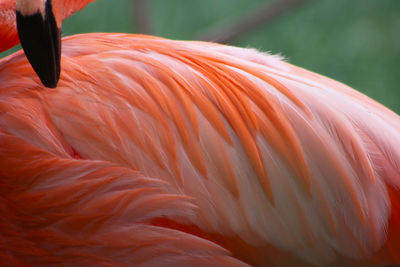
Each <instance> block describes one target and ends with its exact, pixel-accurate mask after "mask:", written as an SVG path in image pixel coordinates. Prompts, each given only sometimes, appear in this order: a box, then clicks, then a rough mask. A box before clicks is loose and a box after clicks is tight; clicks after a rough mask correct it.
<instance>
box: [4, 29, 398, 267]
mask: <svg viewBox="0 0 400 267" xmlns="http://www.w3.org/2000/svg"><path fill="white" fill-rule="evenodd" d="M63 45H64V48H63V57H62V66H63V72H62V75H61V79H60V83H59V85H58V87H57V89H56V90H50V89H44V88H43V87H42V86H41V85H40V81H39V80H38V78H36V77H35V76H34V75H33V74H32V71H31V70H30V69H29V66H28V64H27V63H26V61H25V59H24V57H23V54H22V53H21V52H19V53H17V54H15V55H12V56H10V57H8V58H6V59H5V60H3V61H2V62H1V63H0V79H2V80H4V81H5V82H4V83H3V84H2V90H1V95H0V114H1V115H0V129H1V131H0V132H1V133H2V137H1V138H2V139H0V140H3V141H2V144H3V145H2V146H4V147H5V148H6V149H3V150H1V151H2V153H3V155H6V154H8V153H11V152H12V151H16V152H13V153H14V157H9V158H4V157H1V161H2V162H1V166H2V167H1V170H2V171H3V172H4V173H7V170H8V169H7V166H15V167H13V168H12V169H13V170H14V169H15V172H16V173H15V175H13V174H12V172H11V174H10V175H11V176H12V177H14V176H20V177H21V178H19V180H15V181H16V182H15V183H16V184H13V183H11V184H8V185H7V186H8V187H10V188H11V189H13V190H17V189H16V188H19V189H18V190H17V191H18V192H23V193H24V194H23V195H24V198H25V197H26V198H28V199H29V203H32V209H33V210H35V211H36V209H37V211H38V213H37V214H36V215H37V217H34V220H36V219H39V218H42V216H43V218H46V220H50V221H51V222H52V223H51V224H50V225H51V226H48V227H50V228H51V230H53V229H55V231H58V232H57V233H56V234H57V235H58V234H60V235H62V237H63V238H64V236H65V234H66V233H71V232H73V233H74V234H75V235H74V236H76V235H77V234H76V233H78V232H79V231H82V230H83V229H85V228H82V229H77V228H79V226H81V225H82V224H86V223H87V224H88V226H87V227H88V229H89V230H88V233H87V234H88V235H89V234H90V233H93V232H92V231H96V232H95V233H96V235H98V236H101V237H102V238H103V237H104V239H103V241H104V240H107V241H104V242H106V243H109V242H110V244H111V245H110V246H111V247H107V249H106V250H107V251H108V252H107V253H111V251H113V248H114V247H118V246H123V245H122V244H128V243H129V244H132V243H134V242H136V241H135V240H136V239H135V238H136V234H132V235H131V234H130V233H129V231H130V229H132V231H133V232H134V233H138V237H137V238H138V240H139V241H140V242H142V243H140V242H139V241H138V242H139V243H140V244H143V243H146V242H149V244H150V245H149V246H150V247H152V246H153V247H152V248H154V247H156V248H157V249H155V250H152V249H151V251H152V252H154V251H158V249H159V248H158V245H157V244H155V243H154V240H162V242H161V245H160V246H162V249H161V251H163V252H162V253H166V254H168V253H169V252H168V249H167V248H166V247H165V246H163V245H162V244H164V241H165V242H167V243H168V242H170V243H171V244H172V245H171V246H172V247H169V248H170V249H172V250H173V251H174V252H177V254H174V256H176V257H177V259H178V258H179V256H177V255H181V256H182V255H183V254H185V253H187V254H189V255H194V256H195V257H194V258H196V257H197V258H196V259H198V258H199V255H205V254H207V255H209V258H208V259H210V260H214V259H218V261H217V262H218V263H221V264H224V263H225V262H234V263H237V264H240V263H239V262H238V261H235V260H234V259H233V258H230V257H229V256H228V255H227V254H226V251H225V250H223V249H222V248H221V247H219V246H218V245H215V244H213V243H212V242H216V243H218V244H220V245H221V246H223V247H226V248H228V247H229V246H230V245H232V244H228V241H229V242H230V241H231V240H236V241H235V242H237V244H238V246H239V249H237V250H235V249H232V250H231V252H233V256H235V257H238V258H240V259H243V260H246V261H247V262H249V263H253V264H267V263H270V262H271V261H273V259H272V258H274V255H273V254H268V253H269V252H271V251H272V252H273V253H275V250H271V249H270V248H268V249H267V248H266V246H272V247H273V248H277V249H279V250H280V251H285V252H287V253H289V254H290V255H294V256H293V259H296V260H298V261H303V262H305V263H307V264H316V265H324V264H332V263H335V262H337V261H338V260H339V259H351V260H354V261H357V260H358V261H363V260H371V259H372V258H374V257H375V260H376V261H378V260H380V259H381V258H379V257H378V256H376V255H378V254H377V253H380V251H381V250H382V248H385V250H386V249H389V248H388V242H389V241H390V242H391V243H390V244H391V245H390V248H391V251H392V252H391V253H389V255H386V256H387V258H385V259H387V260H388V261H389V260H390V261H392V262H393V260H396V257H397V260H398V259H399V255H398V252H396V251H399V250H396V249H393V248H396V246H397V247H398V244H399V242H398V240H400V238H399V236H397V235H394V236H393V237H390V238H389V239H388V237H387V231H388V230H389V231H391V229H394V228H396V225H398V223H399V222H398V221H395V219H393V216H392V214H394V207H395V206H394V205H393V204H392V202H393V199H394V198H393V196H396V195H397V191H396V190H397V189H398V188H399V185H400V179H399V170H400V155H399V153H400V152H398V151H397V150H396V149H395V148H396V147H398V145H399V144H400V139H399V135H398V133H399V125H400V124H399V118H398V116H397V115H396V114H394V113H392V112H391V111H389V110H388V109H386V108H384V107H383V106H381V105H380V104H378V103H376V102H374V101H373V100H371V99H369V98H367V97H366V96H364V95H362V94H360V93H357V92H356V91H354V90H353V89H351V88H348V87H346V86H344V85H342V84H340V83H338V82H335V81H332V80H330V79H328V78H326V77H322V76H319V75H316V74H314V73H311V72H308V71H306V70H303V69H300V68H297V67H295V66H292V65H290V64H288V63H285V62H284V61H282V60H281V59H279V58H277V57H274V56H270V55H266V54H262V53H259V52H257V51H255V50H248V49H240V48H233V47H227V46H221V45H216V44H209V43H202V42H179V41H171V40H165V39H161V38H154V37H147V36H140V35H125V34H86V35H77V36H72V37H67V38H65V39H64V40H63ZM5 77H7V79H5ZM6 144H10V145H9V146H8V145H6ZM25 147H27V148H25ZM26 149H27V150H26ZM24 150H26V152H24ZM3 151H4V152H3ZM4 153H5V154H4ZM19 154H23V155H25V156H24V158H22V159H20V160H18V156H17V155H19ZM49 157H50V158H51V159H50V158H49ZM47 158H49V159H48V160H45V159H47ZM39 159H40V160H39ZM42 159H43V160H42ZM24 162H25V164H24ZM37 164H38V165H39V166H40V168H42V169H40V170H41V171H43V172H44V174H43V175H34V173H35V172H36V170H38V171H39V169H37V167H32V168H31V167H29V166H30V165H32V166H36V165H37ZM10 169H11V168H10ZM69 173H72V174H73V175H72V174H71V175H70V174H69ZM27 174H30V175H33V176H32V177H28V178H29V179H28V178H26V177H27V176H26V175H27ZM74 175H75V176H74ZM11 176H4V177H5V178H6V179H4V180H5V183H6V182H7V183H9V181H8V180H11V178H10V177H11ZM28 176H29V175H28ZM120 177H122V178H120ZM148 177H152V178H148ZM25 180H26V181H25ZM89 180H90V181H89ZM17 181H20V182H17ZM81 185H82V189H81V188H80V187H81ZM5 188H6V187H5ZM122 188H124V190H122ZM12 192H14V191H12ZM391 192H394V193H391ZM4 196H7V197H10V196H9V195H3V197H4ZM63 198H65V199H63ZM44 200H51V201H50V204H49V203H47V201H44ZM15 201H16V200H15ZM21 201H22V200H21ZM24 201H25V200H24ZM163 201H165V204H162V205H161V204H160V203H161V202H163ZM27 203H28V202H27ZM52 203H54V205H53V204H52ZM56 203H57V204H56ZM58 203H60V204H59V205H60V210H57V209H58V208H56V207H55V205H56V206H57V207H58V206H59V205H58ZM139 203H140V204H139ZM35 205H38V207H36V206H35ZM46 205H50V206H46ZM142 205H143V207H142ZM27 208H28V207H27ZM136 209H137V210H136ZM72 210H73V211H74V212H75V211H76V217H75V216H73V217H71V218H68V217H69V216H70V215H71V213H72V212H71V211H72ZM92 210H93V211H92ZM31 212H32V211H29V212H27V214H31ZM66 214H67V215H68V216H67V215H66ZM63 215H65V216H63ZM29 216H31V215H29ZM32 216H33V215H32ZM92 216H94V217H92ZM12 218H15V217H12ZM29 218H30V217H29ZM16 219H17V218H16ZM18 219H19V217H18ZM158 219H161V220H163V219H166V220H168V221H169V222H175V223H176V225H178V226H177V227H171V224H167V223H166V222H165V221H164V222H161V223H158V224H157V223H155V221H157V220H158ZM22 220H24V219H22ZM29 220H30V219H29ZM29 220H28V221H29ZM158 221H159V220H158ZM128 222H129V223H128ZM22 224H23V226H24V227H26V226H25V224H27V222H25V221H23V222H22ZM393 224H394V225H395V227H393ZM125 225H126V226H125ZM117 226H118V227H117ZM194 226H195V227H196V230H193V229H194V228H193V227H194ZM46 227H47V226H46ZM110 227H111V228H110ZM113 227H114V228H113ZM115 227H117V228H115ZM191 227H192V228H191ZM45 230H46V231H48V230H47V229H45ZM153 230H154V232H153ZM49 231H50V230H49ZM114 232H115V233H118V234H116V235H115V237H113V236H112V234H111V233H114ZM139 232H140V233H141V235H139ZM79 233H80V232H79ZM46 234H47V232H46ZM190 234H196V235H198V236H199V237H194V236H193V235H190ZM96 235H93V238H94V239H96ZM168 235H171V236H177V237H178V236H179V238H178V239H180V238H181V237H182V239H185V240H187V242H186V241H185V242H182V243H180V242H178V241H176V240H175V239H172V241H171V240H170V239H167V240H164V238H165V237H166V236H168ZM83 236H85V235H83ZM149 236H150V237H149ZM216 236H217V237H216ZM121 237H125V238H121ZM24 238H25V237H24ZM57 238H61V237H59V236H57ZM107 238H109V239H107ZM113 238H115V240H114V241H112V239H113ZM141 238H143V239H141ZM147 238H150V239H151V240H149V239H147ZM152 238H154V239H152ZM224 238H225V239H224ZM26 239H27V240H28V238H26ZM205 239H208V240H211V241H212V242H210V241H207V240H205ZM44 240H45V239H44ZM58 240H60V239H58ZM79 240H82V239H78V241H76V242H81V241H79ZM88 240H91V239H88ZM96 241H98V240H97V239H96ZM175 241H176V242H175ZM68 242H69V241H68ZM82 242H83V241H82ZM113 242H116V243H113ZM121 242H122V243H121ZM167 243H165V244H167ZM189 243H190V244H191V245H190V246H189V245H187V247H186V244H189ZM44 244H45V242H44ZM47 244H48V243H47ZM79 244H81V245H82V243H79ZM79 244H78V245H77V246H78V247H79V246H80V245H79ZM114 244H115V246H114ZM146 244H147V243H146ZM168 244H169V243H168ZM241 244H246V246H248V247H247V248H246V249H242V250H241V247H240V246H241ZM82 246H84V245H82ZM168 246H169V245H168ZM134 247H135V246H134ZM260 247H261V248H266V250H265V251H264V252H263V253H265V254H262V253H258V254H257V255H254V254H252V256H254V259H247V258H246V255H243V254H244V253H245V252H246V253H247V252H248V250H247V249H255V248H260ZM135 248H136V249H137V250H138V251H137V253H139V252H140V251H141V250H140V249H139V248H138V247H135ZM186 248H187V249H186ZM163 249H165V251H164V250H163ZM67 250H68V249H67ZM189 250H190V251H191V252H188V251H189ZM57 251H58V249H57ZM68 251H74V253H75V252H76V253H77V250H68ZM83 251H84V253H85V255H86V253H89V254H90V253H93V255H97V253H98V252H99V251H100V250H99V251H97V252H94V251H93V250H91V249H90V248H86V249H84V250H83ZM123 251H124V252H125V250H123ZM126 251H128V250H126ZM268 251H269V252H268ZM63 253H64V252H63ZM107 253H105V254H106V255H108V254H107ZM116 253H117V252H116ZM118 253H119V252H118ZM118 253H117V254H114V255H111V254H110V257H114V256H115V255H119V254H118ZM121 253H122V252H121ZM149 253H150V252H148V251H144V252H143V254H140V253H139V254H134V255H135V256H137V255H140V256H138V257H139V258H141V257H145V255H147V256H149V258H151V257H152V256H153V255H155V254H151V253H150V254H149ZM196 253H197V254H196ZM103 254H104V253H103V252H101V253H100V255H103ZM91 255H92V254H91ZM132 255H133V254H132ZM163 255H165V254H163ZM168 255H169V254H168ZM104 257H106V256H104ZM132 257H133V256H132ZM112 259H113V258H112ZM124 259H131V258H130V256H127V258H124ZM166 259H167V260H168V257H166ZM170 259H172V258H170ZM181 259H182V260H183V261H182V262H183V263H185V262H184V260H187V258H185V257H183V258H181ZM178 260H179V259H178ZM390 261H389V262H390ZM204 263H206V262H204Z"/></svg>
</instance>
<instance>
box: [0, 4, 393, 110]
mask: <svg viewBox="0 0 400 267" xmlns="http://www.w3.org/2000/svg"><path fill="white" fill-rule="evenodd" d="M266 1H267V0H151V1H149V11H150V12H149V20H150V22H151V29H152V34H154V35H158V36H163V37H168V38H173V39H196V37H198V36H199V34H201V33H204V32H207V29H210V28H212V27H215V26H216V25H223V24H229V23H230V22H232V21H235V20H237V19H239V18H240V17H241V16H243V15H244V14H246V13H247V12H248V11H249V10H252V9H254V8H257V6H259V5H260V4H263V3H265V2H266ZM134 8H135V7H134V6H133V1H131V0H99V1H97V2H95V3H92V4H90V5H89V6H88V7H86V8H85V9H84V10H83V11H81V12H79V13H77V14H75V15H73V16H72V17H71V18H70V19H68V20H66V21H65V22H64V24H63V35H64V36H65V35H71V34H75V33H81V32H135V23H134V19H133V15H132V14H133V13H134ZM232 44H233V45H237V46H244V47H255V48H258V49H260V50H263V51H270V52H271V53H274V54H276V53H279V54H281V55H283V56H284V57H286V58H287V59H288V60H289V61H290V62H291V63H293V64H296V65H299V66H301V67H304V68H307V69H310V70H312V71H315V72H318V73H321V74H324V75H326V76H329V77H332V78H334V79H336V80H339V81H341V82H344V83H346V84H348V85H350V86H351V87H353V88H355V89H357V90H359V91H361V92H363V93H365V94H367V95H369V96H370V97H372V98H374V99H375V100H377V101H379V102H381V103H383V104H385V105H386V106H388V107H390V108H391V109H393V110H394V111H396V112H397V113H400V1H399V0H314V1H310V2H309V3H307V4H305V5H303V6H301V7H299V8H296V9H293V10H291V11H289V12H287V13H285V14H284V15H282V16H280V17H279V18H277V19H275V20H273V21H272V22H270V23H267V24H265V25H264V26H261V27H259V28H257V29H255V30H253V31H249V33H247V34H245V35H243V36H241V37H240V38H239V39H238V40H237V41H236V42H234V43H232ZM3 56H4V54H0V57H3Z"/></svg>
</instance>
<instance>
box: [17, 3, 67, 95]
mask: <svg viewBox="0 0 400 267" xmlns="http://www.w3.org/2000/svg"><path fill="white" fill-rule="evenodd" d="M44 10H45V14H42V13H41V12H40V11H39V10H38V11H37V13H34V14H31V15H23V14H21V13H20V12H19V11H17V29H18V35H19V39H20V41H21V45H22V48H23V49H24V51H25V55H26V57H27V58H28V60H29V62H30V63H31V65H32V67H33V69H34V70H35V72H36V74H37V75H38V76H39V78H40V80H41V81H42V83H43V85H44V86H46V87H50V88H55V87H56V86H57V82H58V79H59V78H60V59H61V28H58V27H57V23H56V20H55V17H54V14H53V12H52V8H51V0H47V1H46V4H45V9H44Z"/></svg>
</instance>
